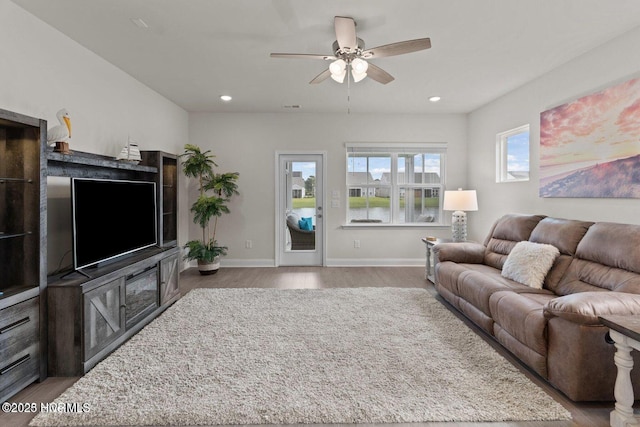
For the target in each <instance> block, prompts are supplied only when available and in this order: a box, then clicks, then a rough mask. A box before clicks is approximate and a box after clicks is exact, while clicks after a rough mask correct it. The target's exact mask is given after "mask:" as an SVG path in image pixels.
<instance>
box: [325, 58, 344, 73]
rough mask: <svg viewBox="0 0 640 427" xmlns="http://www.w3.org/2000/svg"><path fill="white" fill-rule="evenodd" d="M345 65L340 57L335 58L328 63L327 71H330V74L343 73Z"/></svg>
mask: <svg viewBox="0 0 640 427" xmlns="http://www.w3.org/2000/svg"><path fill="white" fill-rule="evenodd" d="M346 67H347V63H346V62H344V61H343V60H342V59H337V60H335V61H333V62H332V63H331V65H329V71H331V74H335V75H340V74H342V73H344V70H345V69H346Z"/></svg>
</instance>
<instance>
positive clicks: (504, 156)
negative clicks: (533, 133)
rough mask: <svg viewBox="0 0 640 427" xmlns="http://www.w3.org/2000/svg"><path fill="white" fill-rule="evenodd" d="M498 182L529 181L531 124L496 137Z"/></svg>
mask: <svg viewBox="0 0 640 427" xmlns="http://www.w3.org/2000/svg"><path fill="white" fill-rule="evenodd" d="M496 165H497V168H496V182H513V181H529V125H524V126H520V127H518V128H515V129H511V130H508V131H506V132H501V133H499V134H498V135H497V137H496Z"/></svg>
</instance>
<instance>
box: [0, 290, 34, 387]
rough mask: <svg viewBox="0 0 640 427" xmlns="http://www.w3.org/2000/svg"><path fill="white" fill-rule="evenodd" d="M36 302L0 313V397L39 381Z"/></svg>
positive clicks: (23, 303) (25, 303)
mask: <svg viewBox="0 0 640 427" xmlns="http://www.w3.org/2000/svg"><path fill="white" fill-rule="evenodd" d="M39 338H40V336H39V298H37V297H36V298H32V299H29V300H27V301H24V302H21V303H18V304H16V305H12V306H11V307H7V308H5V309H4V310H0V396H3V395H4V394H5V391H6V390H7V389H9V388H11V387H12V386H13V385H14V384H15V383H18V382H25V383H27V384H28V383H29V382H32V381H33V380H35V379H37V378H38V377H39V365H40V364H39V360H40V356H39V349H40V344H39Z"/></svg>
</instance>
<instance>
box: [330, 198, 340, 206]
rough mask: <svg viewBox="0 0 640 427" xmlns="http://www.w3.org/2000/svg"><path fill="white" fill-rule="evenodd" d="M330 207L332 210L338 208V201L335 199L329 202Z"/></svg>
mask: <svg viewBox="0 0 640 427" xmlns="http://www.w3.org/2000/svg"><path fill="white" fill-rule="evenodd" d="M331 207H332V208H339V207H340V200H336V199H333V200H331Z"/></svg>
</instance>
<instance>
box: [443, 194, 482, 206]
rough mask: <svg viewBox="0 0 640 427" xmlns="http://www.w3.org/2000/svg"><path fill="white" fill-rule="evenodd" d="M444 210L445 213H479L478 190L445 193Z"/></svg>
mask: <svg viewBox="0 0 640 427" xmlns="http://www.w3.org/2000/svg"><path fill="white" fill-rule="evenodd" d="M442 209H443V210H445V211H477V210H478V198H477V196H476V190H453V191H445V192H444V203H443V204H442Z"/></svg>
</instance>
